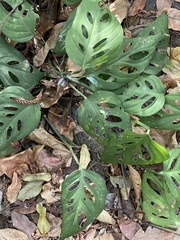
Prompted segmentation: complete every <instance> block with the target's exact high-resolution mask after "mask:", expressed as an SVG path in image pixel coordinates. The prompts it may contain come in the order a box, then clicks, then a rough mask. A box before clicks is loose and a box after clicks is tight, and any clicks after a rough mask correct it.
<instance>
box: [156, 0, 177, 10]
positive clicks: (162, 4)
mask: <svg viewBox="0 0 180 240" xmlns="http://www.w3.org/2000/svg"><path fill="white" fill-rule="evenodd" d="M173 2H174V0H156V7H157V10H158V11H159V10H161V9H163V8H170V7H171V5H172V4H173Z"/></svg>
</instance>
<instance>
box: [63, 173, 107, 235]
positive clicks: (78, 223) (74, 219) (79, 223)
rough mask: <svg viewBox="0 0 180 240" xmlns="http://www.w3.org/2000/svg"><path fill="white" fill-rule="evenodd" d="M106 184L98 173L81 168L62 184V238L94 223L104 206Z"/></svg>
mask: <svg viewBox="0 0 180 240" xmlns="http://www.w3.org/2000/svg"><path fill="white" fill-rule="evenodd" d="M106 194H107V190H106V184H105V181H104V179H103V178H102V177H101V176H100V175H98V174H97V173H95V172H93V171H91V170H87V169H79V170H77V171H75V172H73V173H71V174H70V175H69V176H68V177H66V178H65V180H64V181H63V184H62V195H61V204H62V231H61V238H60V239H61V240H64V239H65V238H67V237H69V236H72V235H74V234H76V233H78V232H80V231H82V230H83V229H84V228H86V227H87V226H88V225H89V224H90V223H92V222H93V221H94V220H95V219H96V217H97V216H98V215H99V214H100V213H101V211H102V210H103V208H104V204H105V199H106Z"/></svg>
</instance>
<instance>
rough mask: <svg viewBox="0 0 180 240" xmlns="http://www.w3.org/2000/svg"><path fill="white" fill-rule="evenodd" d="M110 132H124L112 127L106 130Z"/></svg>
mask: <svg viewBox="0 0 180 240" xmlns="http://www.w3.org/2000/svg"><path fill="white" fill-rule="evenodd" d="M108 129H109V130H110V131H111V132H114V133H122V132H124V130H123V129H121V128H119V127H112V128H108Z"/></svg>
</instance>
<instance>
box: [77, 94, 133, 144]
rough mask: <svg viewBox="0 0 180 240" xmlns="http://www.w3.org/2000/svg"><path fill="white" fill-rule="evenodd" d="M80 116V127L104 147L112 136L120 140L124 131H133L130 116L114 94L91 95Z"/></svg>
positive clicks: (79, 112) (81, 107) (83, 104)
mask: <svg viewBox="0 0 180 240" xmlns="http://www.w3.org/2000/svg"><path fill="white" fill-rule="evenodd" d="M78 115H79V123H80V125H81V126H82V127H83V128H84V130H85V131H87V132H88V133H89V134H90V135H91V136H92V137H94V138H95V139H96V140H97V141H98V142H99V143H100V144H101V145H102V146H103V145H105V143H107V141H108V139H109V138H111V137H112V136H115V137H116V138H118V137H119V135H120V134H121V133H122V132H123V131H125V130H131V123H130V118H129V115H128V114H127V113H126V112H125V111H124V109H123V108H122V107H121V101H120V100H119V99H118V97H117V96H116V95H115V94H114V93H112V92H107V91H98V92H97V93H94V94H92V95H90V96H89V97H88V98H87V99H85V100H84V102H83V103H82V105H81V106H80V108H79V111H78ZM84 119H88V121H84Z"/></svg>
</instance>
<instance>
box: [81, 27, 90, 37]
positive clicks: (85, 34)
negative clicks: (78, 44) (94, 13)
mask: <svg viewBox="0 0 180 240" xmlns="http://www.w3.org/2000/svg"><path fill="white" fill-rule="evenodd" d="M81 28H82V34H83V36H84V37H85V38H86V39H87V38H88V36H89V35H88V31H87V28H86V27H85V26H84V25H82V26H81Z"/></svg>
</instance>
